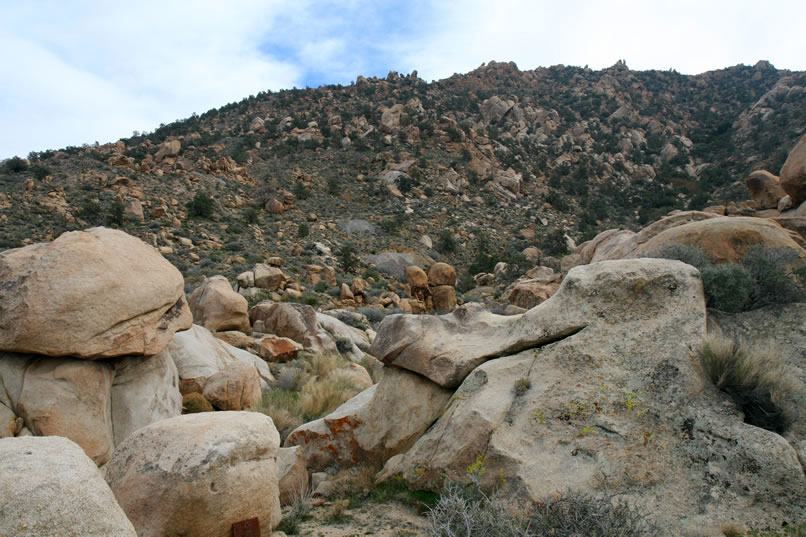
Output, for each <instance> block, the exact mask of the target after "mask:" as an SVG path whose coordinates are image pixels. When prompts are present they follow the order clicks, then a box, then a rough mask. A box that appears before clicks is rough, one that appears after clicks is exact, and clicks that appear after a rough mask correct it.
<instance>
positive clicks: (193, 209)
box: [187, 191, 215, 218]
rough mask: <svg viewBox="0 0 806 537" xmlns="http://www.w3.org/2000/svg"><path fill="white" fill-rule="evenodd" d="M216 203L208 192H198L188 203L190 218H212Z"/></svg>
mask: <svg viewBox="0 0 806 537" xmlns="http://www.w3.org/2000/svg"><path fill="white" fill-rule="evenodd" d="M214 208H215V202H214V201H213V198H211V197H210V194H208V193H207V192H201V191H200V192H196V195H195V196H193V199H192V200H191V201H189V202H188V203H187V209H188V216H189V217H191V218H211V217H212V216H213V209H214Z"/></svg>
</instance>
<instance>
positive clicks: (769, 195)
mask: <svg viewBox="0 0 806 537" xmlns="http://www.w3.org/2000/svg"><path fill="white" fill-rule="evenodd" d="M744 184H745V185H746V186H747V190H749V191H750V196H751V197H752V198H753V201H755V202H756V207H758V208H759V209H777V208H778V201H779V200H780V199H781V198H783V197H784V196H786V192H784V189H783V188H781V182H780V180H779V179H778V177H776V176H775V175H773V174H771V173H770V172H768V171H767V170H756V171H754V172H753V173H751V174H750V175H748V176H747V179H745V180H744Z"/></svg>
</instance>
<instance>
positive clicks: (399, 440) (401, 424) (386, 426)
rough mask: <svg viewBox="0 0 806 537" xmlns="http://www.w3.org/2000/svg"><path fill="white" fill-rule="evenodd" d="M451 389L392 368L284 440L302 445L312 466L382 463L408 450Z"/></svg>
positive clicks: (313, 467)
mask: <svg viewBox="0 0 806 537" xmlns="http://www.w3.org/2000/svg"><path fill="white" fill-rule="evenodd" d="M450 396H451V391H450V390H447V389H444V388H441V387H440V386H438V385H436V384H435V383H433V382H431V381H429V380H428V379H425V378H423V377H421V376H420V375H417V374H414V373H411V372H408V371H404V370H401V369H396V368H388V369H387V370H386V371H385V372H384V375H383V378H381V381H380V382H379V383H378V384H376V385H374V386H372V387H371V388H369V389H367V390H364V391H363V392H361V393H360V394H358V395H357V396H355V397H353V398H352V399H350V400H349V401H347V402H346V403H344V404H343V405H342V406H340V407H339V408H337V409H336V410H335V411H333V412H332V413H331V414H328V415H327V416H325V417H324V418H320V419H318V420H315V421H312V422H310V423H306V424H304V425H301V426H299V427H297V428H296V429H295V430H294V431H292V432H291V434H290V435H289V436H288V438H287V439H286V441H285V445H286V447H288V446H299V448H300V449H301V450H302V453H303V454H304V457H305V459H306V460H307V464H308V469H310V470H312V471H321V470H324V469H325V468H327V467H328V466H330V465H331V464H337V465H339V466H342V467H348V466H352V465H354V464H358V463H360V462H365V463H372V462H383V461H385V460H387V459H388V458H389V457H391V456H393V455H396V454H398V453H402V452H404V451H405V450H406V449H408V448H409V447H410V446H411V445H412V444H413V443H414V442H415V440H417V438H419V437H420V435H422V434H423V432H425V430H426V429H427V428H428V426H429V425H431V424H432V423H433V422H434V420H436V419H437V417H438V416H439V414H440V412H441V411H442V409H443V407H444V405H445V403H446V402H447V401H448V398H449V397H450Z"/></svg>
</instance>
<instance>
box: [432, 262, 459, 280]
mask: <svg viewBox="0 0 806 537" xmlns="http://www.w3.org/2000/svg"><path fill="white" fill-rule="evenodd" d="M428 285H434V286H436V285H456V269H455V268H453V267H452V266H450V265H449V264H447V263H442V262H439V263H434V264H433V265H431V267H430V268H429V269H428Z"/></svg>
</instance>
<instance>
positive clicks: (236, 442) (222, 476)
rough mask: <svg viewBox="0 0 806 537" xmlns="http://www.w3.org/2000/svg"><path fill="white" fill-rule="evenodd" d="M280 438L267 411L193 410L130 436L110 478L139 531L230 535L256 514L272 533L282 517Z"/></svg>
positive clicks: (153, 535)
mask: <svg viewBox="0 0 806 537" xmlns="http://www.w3.org/2000/svg"><path fill="white" fill-rule="evenodd" d="M279 443H280V435H279V434H278V433H277V429H276V428H275V427H274V423H273V422H272V420H271V418H269V417H268V416H266V415H264V414H260V413H257V412H205V413H200V414H188V415H185V416H179V417H176V418H171V419H168V420H163V421H160V422H157V423H154V424H151V425H149V426H148V427H144V428H142V429H140V430H138V431H136V432H135V433H134V434H133V435H132V436H130V437H129V438H128V439H126V441H124V442H123V443H122V444H121V445H120V446H118V448H117V449H116V450H115V455H114V456H113V457H112V460H110V461H109V464H108V465H107V467H106V481H107V483H109V486H110V488H111V489H112V492H114V494H115V497H116V498H117V500H118V503H119V504H120V506H121V507H122V508H123V511H124V512H125V513H126V515H127V516H128V517H129V520H131V522H132V524H133V525H134V527H135V529H136V530H137V535H138V537H162V536H165V535H183V536H186V537H225V536H229V535H231V533H232V524H233V523H234V522H240V521H242V520H247V519H250V518H255V517H257V518H258V520H259V522H260V527H261V531H262V534H265V535H268V534H269V533H270V531H271V529H273V528H275V527H277V524H278V523H279V522H280V500H279V490H278V484H277V468H276V458H277V452H278V448H279Z"/></svg>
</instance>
